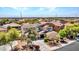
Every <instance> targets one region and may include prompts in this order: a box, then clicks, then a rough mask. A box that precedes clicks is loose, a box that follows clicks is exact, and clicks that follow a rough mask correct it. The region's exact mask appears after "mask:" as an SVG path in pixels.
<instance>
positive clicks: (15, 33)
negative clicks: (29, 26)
mask: <svg viewBox="0 0 79 59" xmlns="http://www.w3.org/2000/svg"><path fill="white" fill-rule="evenodd" d="M8 35H9V37H10V38H11V39H12V40H16V38H18V37H19V36H20V31H19V30H17V29H15V28H12V29H10V30H9V31H8Z"/></svg>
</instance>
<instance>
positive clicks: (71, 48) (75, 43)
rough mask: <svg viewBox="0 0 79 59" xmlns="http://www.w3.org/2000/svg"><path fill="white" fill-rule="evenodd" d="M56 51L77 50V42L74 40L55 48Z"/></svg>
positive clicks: (78, 44) (78, 48)
mask: <svg viewBox="0 0 79 59" xmlns="http://www.w3.org/2000/svg"><path fill="white" fill-rule="evenodd" d="M56 51H79V42H74V43H72V44H70V45H68V46H65V47H63V48H60V49H57V50H56Z"/></svg>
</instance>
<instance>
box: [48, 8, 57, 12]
mask: <svg viewBox="0 0 79 59" xmlns="http://www.w3.org/2000/svg"><path fill="white" fill-rule="evenodd" d="M47 9H48V11H49V12H52V11H54V10H55V9H56V7H47Z"/></svg>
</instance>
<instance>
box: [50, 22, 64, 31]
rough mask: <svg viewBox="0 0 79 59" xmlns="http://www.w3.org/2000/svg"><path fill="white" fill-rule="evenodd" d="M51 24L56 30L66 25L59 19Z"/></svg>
mask: <svg viewBox="0 0 79 59" xmlns="http://www.w3.org/2000/svg"><path fill="white" fill-rule="evenodd" d="M51 26H52V27H53V30H54V31H59V30H60V29H62V28H63V27H64V24H62V23H61V22H59V21H52V22H51Z"/></svg>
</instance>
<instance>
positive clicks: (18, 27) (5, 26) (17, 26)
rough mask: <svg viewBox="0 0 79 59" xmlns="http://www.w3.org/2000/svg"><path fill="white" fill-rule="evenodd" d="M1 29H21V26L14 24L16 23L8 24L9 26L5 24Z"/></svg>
mask: <svg viewBox="0 0 79 59" xmlns="http://www.w3.org/2000/svg"><path fill="white" fill-rule="evenodd" d="M2 27H4V28H8V27H13V28H17V29H20V28H21V25H19V24H16V23H10V24H5V25H3V26H2Z"/></svg>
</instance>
